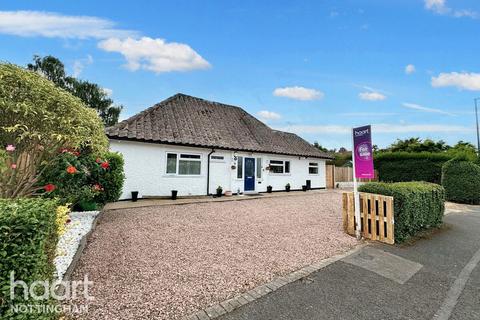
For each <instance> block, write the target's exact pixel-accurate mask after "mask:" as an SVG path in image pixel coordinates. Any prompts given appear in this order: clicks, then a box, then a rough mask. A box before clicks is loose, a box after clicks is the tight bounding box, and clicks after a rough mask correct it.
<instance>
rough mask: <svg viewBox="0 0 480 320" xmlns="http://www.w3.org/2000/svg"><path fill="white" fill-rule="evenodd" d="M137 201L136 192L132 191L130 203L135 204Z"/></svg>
mask: <svg viewBox="0 0 480 320" xmlns="http://www.w3.org/2000/svg"><path fill="white" fill-rule="evenodd" d="M137 200H138V191H132V201H133V202H136V201H137Z"/></svg>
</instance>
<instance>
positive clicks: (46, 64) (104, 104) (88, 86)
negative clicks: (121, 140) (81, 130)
mask: <svg viewBox="0 0 480 320" xmlns="http://www.w3.org/2000/svg"><path fill="white" fill-rule="evenodd" d="M27 68H28V69H30V70H33V71H36V72H38V73H39V74H41V75H42V76H44V77H46V78H47V79H48V80H50V81H52V82H53V83H55V84H56V85H57V86H58V87H60V88H62V89H64V90H67V91H68V92H70V93H71V94H73V95H74V96H76V97H78V98H80V99H81V100H82V101H83V103H85V104H86V105H87V106H88V107H90V108H93V109H95V110H96V111H97V114H98V115H99V116H100V118H101V119H102V121H103V123H104V124H105V126H112V125H114V124H116V123H117V122H118V118H119V116H120V112H121V111H122V109H123V106H121V105H114V103H113V100H112V99H110V98H109V97H108V94H107V93H106V92H105V90H104V89H103V88H102V87H100V86H99V85H98V84H95V83H91V82H88V81H84V80H79V79H76V78H74V77H71V76H67V74H66V73H65V65H64V64H63V63H62V62H61V61H60V60H59V59H58V58H55V57H53V56H46V57H43V58H42V57H40V56H34V57H33V63H29V64H28V65H27Z"/></svg>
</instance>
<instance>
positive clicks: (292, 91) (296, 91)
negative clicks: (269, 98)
mask: <svg viewBox="0 0 480 320" xmlns="http://www.w3.org/2000/svg"><path fill="white" fill-rule="evenodd" d="M273 95H274V96H277V97H286V98H290V99H295V100H304V101H306V100H318V99H322V98H323V97H324V96H325V94H324V93H323V92H321V91H319V90H315V89H309V88H304V87H299V86H294V87H284V88H276V89H275V90H274V91H273Z"/></svg>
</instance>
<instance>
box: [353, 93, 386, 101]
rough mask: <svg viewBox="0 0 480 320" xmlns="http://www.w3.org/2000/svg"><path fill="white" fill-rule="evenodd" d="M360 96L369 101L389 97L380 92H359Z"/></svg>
mask: <svg viewBox="0 0 480 320" xmlns="http://www.w3.org/2000/svg"><path fill="white" fill-rule="evenodd" d="M358 97H359V98H360V99H362V100H367V101H381V100H385V99H386V98H387V97H386V96H385V95H383V94H381V93H379V92H361V93H359V94H358Z"/></svg>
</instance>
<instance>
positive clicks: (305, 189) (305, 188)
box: [302, 184, 307, 192]
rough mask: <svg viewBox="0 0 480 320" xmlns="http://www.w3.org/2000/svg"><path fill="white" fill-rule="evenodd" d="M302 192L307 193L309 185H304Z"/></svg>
mask: <svg viewBox="0 0 480 320" xmlns="http://www.w3.org/2000/svg"><path fill="white" fill-rule="evenodd" d="M302 191H304V192H306V191H307V185H306V184H304V185H303V186H302Z"/></svg>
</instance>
